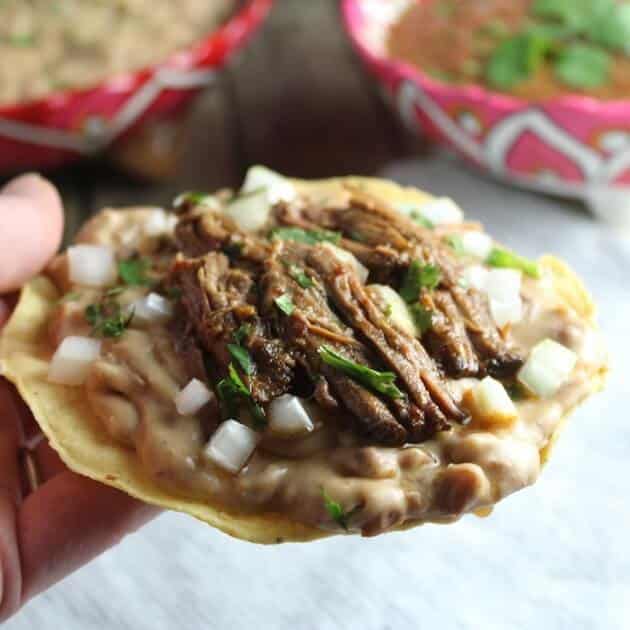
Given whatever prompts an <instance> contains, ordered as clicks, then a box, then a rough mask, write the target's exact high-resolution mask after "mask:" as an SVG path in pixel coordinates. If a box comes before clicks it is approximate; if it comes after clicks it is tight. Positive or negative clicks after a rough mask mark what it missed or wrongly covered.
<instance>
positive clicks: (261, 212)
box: [225, 190, 271, 232]
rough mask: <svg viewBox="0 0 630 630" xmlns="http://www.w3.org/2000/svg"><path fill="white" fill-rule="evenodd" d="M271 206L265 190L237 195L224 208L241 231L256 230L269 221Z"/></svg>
mask: <svg viewBox="0 0 630 630" xmlns="http://www.w3.org/2000/svg"><path fill="white" fill-rule="evenodd" d="M270 212H271V206H270V205H269V200H268V198H267V193H266V192H265V190H259V191H258V192H255V193H251V194H247V195H245V196H243V197H238V198H237V199H236V200H235V201H232V202H231V203H230V204H229V205H228V207H227V208H226V209H225V213H226V214H227V215H228V216H229V217H230V218H231V219H232V220H233V221H234V223H236V226H237V227H238V229H239V230H242V231H243V232H257V231H258V230H261V229H262V228H263V227H265V225H266V223H267V222H268V221H269V214H270Z"/></svg>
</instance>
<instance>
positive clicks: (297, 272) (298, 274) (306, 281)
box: [289, 265, 315, 289]
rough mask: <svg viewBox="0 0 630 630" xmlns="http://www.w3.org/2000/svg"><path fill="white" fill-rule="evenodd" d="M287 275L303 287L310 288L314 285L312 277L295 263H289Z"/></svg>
mask: <svg viewBox="0 0 630 630" xmlns="http://www.w3.org/2000/svg"><path fill="white" fill-rule="evenodd" d="M289 275H290V276H291V277H292V278H293V279H294V280H295V281H296V282H297V283H298V284H299V285H300V286H301V287H302V288H303V289H310V288H311V287H312V286H314V285H315V283H314V282H313V280H312V278H310V277H309V276H307V275H306V272H305V271H304V269H302V268H301V267H298V266H297V265H289Z"/></svg>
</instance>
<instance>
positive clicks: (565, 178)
mask: <svg viewBox="0 0 630 630" xmlns="http://www.w3.org/2000/svg"><path fill="white" fill-rule="evenodd" d="M342 11H343V17H344V22H345V26H346V29H347V31H348V33H349V35H350V37H351V39H352V42H353V44H354V46H355V48H356V49H357V51H358V52H359V54H360V56H361V58H362V59H363V61H364V62H365V64H366V65H367V67H368V69H369V70H370V71H371V72H372V73H373V74H374V75H375V76H376V77H377V79H378V81H379V82H380V84H381V86H382V88H383V91H384V94H385V96H386V99H387V100H388V101H389V102H390V103H391V104H392V106H393V107H394V108H395V110H396V111H397V112H398V113H399V114H400V116H401V117H402V119H403V120H404V121H405V123H406V124H407V125H408V126H409V127H410V128H411V129H412V130H413V131H414V132H416V133H419V134H422V135H423V136H425V137H428V138H431V139H433V140H436V141H438V142H440V143H442V144H445V145H447V146H448V147H450V148H451V149H452V150H454V151H455V152H456V153H458V154H459V155H460V156H462V157H463V158H464V159H465V160H467V161H469V162H471V163H473V164H475V165H476V166H478V167H480V168H482V169H483V170H485V171H486V172H488V173H491V174H492V175H494V176H496V177H498V178H500V179H502V180H505V181H507V182H510V183H512V184H516V185H519V186H522V187H525V188H529V189H533V190H536V191H540V192H544V193H549V194H552V195H559V196H563V197H569V198H575V199H580V200H583V201H585V202H586V203H587V204H588V205H589V206H590V207H591V208H592V209H593V211H594V212H595V213H596V214H598V215H599V216H600V217H602V218H604V219H606V220H608V221H609V222H612V223H614V224H616V225H619V226H625V227H628V226H630V2H625V1H620V0H576V1H575V2H573V1H571V2H568V1H567V0H475V1H473V0H343V5H342Z"/></svg>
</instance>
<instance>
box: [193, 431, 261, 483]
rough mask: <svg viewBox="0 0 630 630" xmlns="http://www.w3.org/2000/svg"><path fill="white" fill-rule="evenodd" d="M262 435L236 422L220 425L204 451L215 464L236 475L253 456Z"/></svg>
mask: <svg viewBox="0 0 630 630" xmlns="http://www.w3.org/2000/svg"><path fill="white" fill-rule="evenodd" d="M260 438H261V436H260V434H259V433H257V432H256V431H252V429H250V428H249V427H246V426H245V425H244V424H241V423H240V422H237V421H236V420H226V421H225V422H223V423H221V424H220V425H219V428H218V429H217V430H216V431H215V432H214V434H213V436H212V437H211V438H210V441H209V442H208V444H207V445H206V447H205V449H204V455H205V456H206V458H207V459H209V460H210V461H211V462H212V463H213V464H216V465H217V466H219V467H220V468H223V469H224V470H227V471H228V472H230V473H234V474H236V473H237V472H239V471H240V470H241V468H243V466H244V465H245V463H246V462H247V460H248V459H249V458H250V457H251V456H252V453H253V452H254V450H256V446H257V445H258V442H259V441H260Z"/></svg>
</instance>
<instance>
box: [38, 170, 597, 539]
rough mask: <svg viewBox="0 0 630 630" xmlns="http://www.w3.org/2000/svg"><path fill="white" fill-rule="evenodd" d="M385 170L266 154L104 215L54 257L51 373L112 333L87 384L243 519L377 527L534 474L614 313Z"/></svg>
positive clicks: (478, 501) (514, 486)
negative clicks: (580, 303) (370, 172)
mask: <svg viewBox="0 0 630 630" xmlns="http://www.w3.org/2000/svg"><path fill="white" fill-rule="evenodd" d="M373 182H374V180H363V179H358V178H347V179H345V180H334V181H333V180H330V181H329V182H322V183H309V184H307V183H300V182H295V181H292V180H288V179H285V178H283V177H281V176H279V175H277V174H275V173H272V172H270V171H268V170H266V169H264V168H262V167H254V168H253V169H252V170H251V171H250V173H249V174H248V177H247V179H246V182H245V184H244V186H243V189H242V190H241V191H240V192H238V193H233V192H231V191H221V192H219V193H216V194H213V195H206V194H199V193H190V194H186V195H183V196H181V197H180V198H178V199H177V200H176V202H175V204H174V210H173V211H172V212H166V211H164V210H162V209H156V208H131V209H124V210H104V211H102V212H101V213H99V214H98V215H97V216H96V217H94V218H93V219H92V220H91V221H90V222H89V223H88V224H87V225H86V226H85V227H84V228H83V230H82V231H81V232H80V234H79V236H78V238H77V240H76V244H75V245H74V246H73V247H71V248H70V249H69V250H68V251H67V252H66V253H64V254H62V255H61V256H59V257H58V258H57V259H56V260H55V262H54V264H53V265H52V266H51V268H50V270H49V275H50V276H51V277H52V279H53V280H54V282H55V284H56V285H57V287H58V288H59V290H60V291H61V293H62V294H63V295H64V297H62V298H61V300H60V301H59V304H58V306H57V308H56V311H55V314H54V317H53V319H52V321H51V323H50V327H49V341H50V351H51V356H52V360H51V372H50V375H51V378H54V379H57V381H58V382H61V383H64V379H66V381H65V383H64V384H68V385H69V384H71V383H70V382H69V381H68V380H67V374H66V375H63V374H62V372H59V369H60V366H61V365H62V364H63V361H64V352H63V347H64V344H65V343H66V342H67V341H68V340H69V339H74V340H76V339H79V341H81V340H83V342H84V343H86V340H91V342H95V341H98V342H99V343H100V346H98V348H97V350H96V352H97V356H93V357H92V360H91V363H90V365H89V368H88V369H87V372H86V373H85V374H84V376H83V378H81V379H80V380H81V381H82V382H81V383H80V384H79V386H80V387H83V388H84V390H85V395H86V396H87V398H88V400H89V403H90V406H91V408H92V410H93V413H94V414H95V416H96V417H97V418H98V421H99V422H100V423H102V426H103V427H104V428H105V430H106V431H107V433H108V434H109V436H110V437H111V439H112V440H115V441H116V442H117V443H119V444H121V445H122V446H124V447H125V448H129V449H133V450H135V452H136V454H137V457H138V458H139V461H140V462H141V465H142V466H143V467H145V469H146V470H148V471H149V472H150V473H151V475H152V476H153V478H154V479H155V481H156V483H158V484H161V485H162V486H163V487H165V488H168V489H169V490H172V492H174V493H176V494H181V495H189V496H194V497H205V498H206V499H207V500H208V501H211V502H212V503H213V504H216V505H220V506H224V507H225V508H226V509H228V510H230V509H235V510H238V511H240V512H245V513H250V512H251V513H263V514H264V513H281V514H283V515H286V516H289V517H290V518H291V519H294V520H295V521H297V522H300V523H304V524H307V525H312V526H314V527H317V528H320V529H324V530H328V531H336V532H343V531H352V532H360V533H362V534H363V535H375V534H379V533H381V532H384V531H387V530H390V529H392V528H395V527H399V526H402V525H406V524H413V523H418V522H424V521H434V522H448V521H452V520H455V519H457V518H459V517H460V516H461V515H462V514H463V513H466V512H471V511H481V510H484V509H487V508H488V507H490V506H492V505H494V504H495V503H496V502H497V501H498V500H500V499H502V498H503V497H505V496H507V495H509V494H510V493H512V492H515V491H516V490H519V489H521V488H523V487H525V486H527V485H529V484H531V483H533V482H534V481H535V479H536V478H537V477H538V475H539V473H540V468H541V457H542V456H541V453H543V454H544V449H545V447H546V446H547V445H548V443H549V441H550V439H551V437H552V436H553V434H554V433H555V431H556V429H557V428H558V425H559V423H560V422H561V420H562V419H563V418H564V417H565V416H566V414H567V413H568V412H569V411H570V410H571V409H572V408H573V407H575V405H576V404H577V403H578V402H580V401H581V400H582V399H583V398H585V397H586V396H587V395H588V394H589V393H590V392H591V391H592V389H593V380H594V378H595V376H596V375H597V374H598V373H600V372H601V371H602V370H603V369H604V365H605V358H604V357H603V356H602V353H601V346H600V342H599V338H598V335H597V333H596V331H595V329H594V325H593V324H592V322H591V321H590V318H588V317H585V316H584V314H583V313H580V312H578V311H577V310H576V309H574V308H573V307H572V306H571V304H570V303H569V302H568V301H567V300H566V299H565V298H564V297H563V296H562V295H561V293H560V292H559V290H558V286H557V285H556V283H555V276H554V270H553V268H552V266H551V265H550V264H548V263H546V262H545V259H542V260H541V261H540V262H538V263H534V262H532V261H529V260H526V259H524V258H522V257H520V256H518V255H516V254H515V253H513V252H511V251H509V250H507V249H505V248H504V247H502V246H500V245H499V244H497V243H495V242H493V241H492V239H491V238H490V237H489V236H488V235H486V234H485V233H484V232H483V231H482V230H481V229H480V227H479V225H477V224H473V223H466V222H464V221H463V218H462V213H461V210H460V209H459V208H458V207H457V206H456V205H455V204H454V203H453V202H452V201H451V200H449V199H446V198H442V199H433V198H431V197H429V196H426V197H425V196H422V195H420V193H417V200H416V201H414V202H412V203H402V202H401V203H398V202H396V201H392V200H391V199H389V198H388V197H387V195H381V194H380V193H379V192H378V190H379V189H374V188H373V186H374V183H373ZM399 190H400V189H399ZM108 256H109V258H108ZM107 261H109V262H107ZM108 264H109V265H110V267H111V268H109V270H108V268H107V265H108ZM104 265H105V266H104ZM97 267H98V269H99V271H98V273H97V272H96V271H95V269H96V268H97ZM85 274H88V276H89V277H88V276H86V275H85ZM91 347H93V346H91ZM65 358H66V359H67V357H65ZM74 358H75V359H76V357H74ZM63 365H65V364H63ZM73 365H74V364H73ZM60 374H61V376H60ZM75 376H76V375H73V376H72V378H74V377H75ZM77 383H78V381H74V384H75V385H76V384H77Z"/></svg>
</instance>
